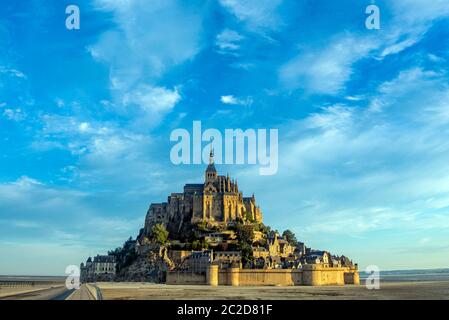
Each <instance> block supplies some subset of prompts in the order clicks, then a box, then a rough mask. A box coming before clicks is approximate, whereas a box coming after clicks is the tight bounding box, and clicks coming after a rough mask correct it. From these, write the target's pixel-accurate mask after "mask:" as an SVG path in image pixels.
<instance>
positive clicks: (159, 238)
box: [151, 223, 168, 245]
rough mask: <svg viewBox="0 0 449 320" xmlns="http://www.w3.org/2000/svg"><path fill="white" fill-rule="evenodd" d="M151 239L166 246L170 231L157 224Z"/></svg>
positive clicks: (152, 230)
mask: <svg viewBox="0 0 449 320" xmlns="http://www.w3.org/2000/svg"><path fill="white" fill-rule="evenodd" d="M151 238H152V240H153V241H155V242H156V243H159V244H162V245H164V244H166V243H167V240H168V231H167V229H166V228H165V226H164V225H163V224H160V223H158V224H155V225H154V226H153V227H152V228H151Z"/></svg>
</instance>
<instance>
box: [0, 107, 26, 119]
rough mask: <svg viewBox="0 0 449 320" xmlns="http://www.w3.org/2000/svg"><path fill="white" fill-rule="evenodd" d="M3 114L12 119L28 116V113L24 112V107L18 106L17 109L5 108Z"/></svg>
mask: <svg viewBox="0 0 449 320" xmlns="http://www.w3.org/2000/svg"><path fill="white" fill-rule="evenodd" d="M3 116H4V117H5V118H6V119H8V120H11V121H17V122H18V121H22V120H24V119H25V118H26V114H25V113H24V112H23V110H22V109H20V108H16V109H10V108H8V109H4V110H3Z"/></svg>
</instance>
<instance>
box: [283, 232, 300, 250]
mask: <svg viewBox="0 0 449 320" xmlns="http://www.w3.org/2000/svg"><path fill="white" fill-rule="evenodd" d="M282 237H283V238H284V239H285V240H287V242H288V243H289V244H290V245H291V246H295V247H296V246H297V245H298V240H296V236H295V234H294V233H293V231H291V230H288V229H287V230H285V231H284V232H283V233H282Z"/></svg>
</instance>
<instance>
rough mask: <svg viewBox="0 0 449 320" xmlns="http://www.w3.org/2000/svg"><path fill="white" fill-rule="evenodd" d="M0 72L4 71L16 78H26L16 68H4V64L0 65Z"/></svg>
mask: <svg viewBox="0 0 449 320" xmlns="http://www.w3.org/2000/svg"><path fill="white" fill-rule="evenodd" d="M0 73H4V74H7V75H10V76H13V77H16V78H21V79H26V75H25V74H24V73H23V72H22V71H19V70H17V69H11V68H6V67H4V66H0Z"/></svg>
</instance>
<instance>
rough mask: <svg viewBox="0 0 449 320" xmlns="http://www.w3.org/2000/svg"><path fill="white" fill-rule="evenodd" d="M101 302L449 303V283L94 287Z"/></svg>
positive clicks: (138, 284) (135, 284) (124, 285)
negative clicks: (372, 287) (371, 286)
mask: <svg viewBox="0 0 449 320" xmlns="http://www.w3.org/2000/svg"><path fill="white" fill-rule="evenodd" d="M96 285H97V286H98V287H99V289H100V290H101V293H102V296H103V299H104V300H172V299H175V300H176V299H186V300H216V299H223V300H258V299H267V300H329V299H331V300H385V299H386V300H389V299H401V300H417V299H438V300H441V299H449V281H439V282H435V281H419V282H385V283H381V286H380V289H379V290H368V289H367V288H366V287H365V286H364V285H360V286H326V287H306V286H296V287H276V286H273V287H230V286H219V287H209V286H182V285H180V286H174V285H171V286H169V285H159V284H146V283H97V284H96Z"/></svg>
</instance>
